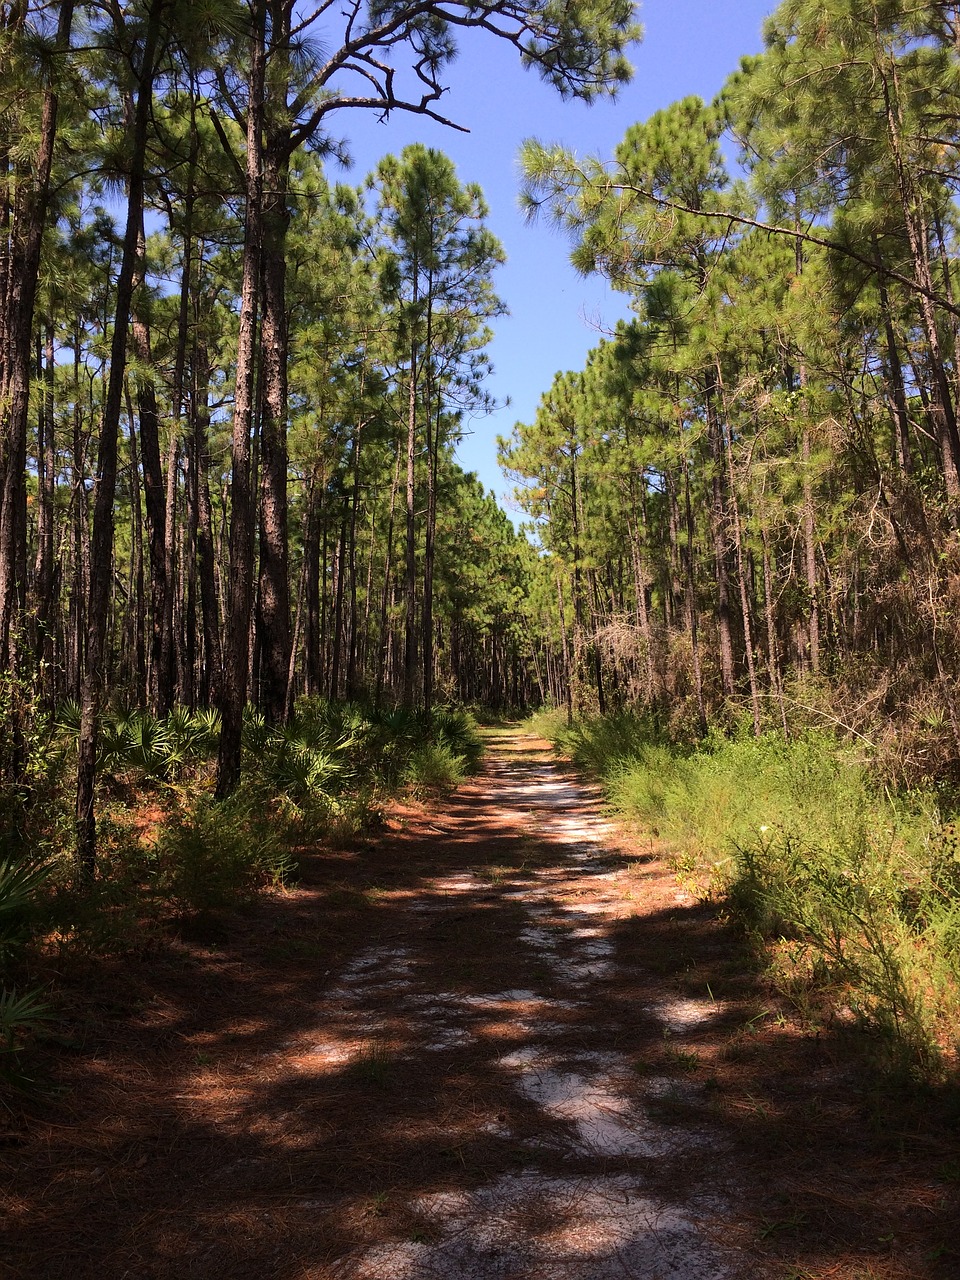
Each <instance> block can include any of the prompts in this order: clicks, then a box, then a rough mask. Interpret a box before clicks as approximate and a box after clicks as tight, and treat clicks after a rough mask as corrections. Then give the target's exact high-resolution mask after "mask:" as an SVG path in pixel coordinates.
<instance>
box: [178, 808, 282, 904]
mask: <svg viewBox="0 0 960 1280" xmlns="http://www.w3.org/2000/svg"><path fill="white" fill-rule="evenodd" d="M258 809H259V805H258V802H257V798H256V797H251V796H249V795H239V796H236V797H232V798H231V799H230V800H228V801H225V802H217V801H215V800H214V799H213V798H212V797H211V796H209V795H207V794H200V795H198V796H194V797H193V798H191V799H190V800H189V801H188V802H187V803H186V804H185V805H184V806H183V807H182V808H181V809H179V810H178V811H177V812H176V813H175V814H174V815H173V816H172V817H171V818H170V819H169V820H168V822H167V823H166V824H165V825H164V826H163V828H162V830H161V832H160V835H159V837H158V839H157V843H156V845H155V847H154V853H153V859H154V864H155V868H156V869H155V885H156V888H157V889H158V891H159V892H160V893H161V894H163V896H165V897H169V898H170V899H172V900H173V901H174V902H175V903H178V904H179V905H180V906H181V907H182V908H189V909H192V910H195V911H208V910H214V909H217V908H221V907H228V906H231V905H233V904H234V903H236V902H238V901H242V900H244V899H245V898H248V897H249V896H250V895H251V894H252V893H253V892H254V890H255V889H256V888H258V887H259V886H260V885H263V884H264V883H274V884H277V883H283V882H284V880H285V879H286V878H287V877H288V876H289V874H290V873H291V871H292V869H293V862H292V858H291V857H290V854H289V853H288V852H287V851H286V850H284V849H283V847H282V845H281V844H280V841H279V840H278V837H277V834H276V830H275V828H273V829H271V827H270V826H269V825H268V823H267V822H265V821H264V814H263V812H262V810H261V811H260V812H258Z"/></svg>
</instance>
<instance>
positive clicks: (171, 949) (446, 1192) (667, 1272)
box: [0, 729, 960, 1280]
mask: <svg viewBox="0 0 960 1280" xmlns="http://www.w3.org/2000/svg"><path fill="white" fill-rule="evenodd" d="M60 983H61V991H62V992H63V993H64V996H63V999H64V1000H65V1006H64V1010H65V1013H64V1016H65V1022H64V1023H63V1024H62V1025H61V1026H60V1028H59V1029H58V1034H57V1035H56V1036H55V1037H52V1038H51V1039H50V1040H49V1041H48V1043H47V1045H46V1049H45V1053H46V1055H47V1058H48V1061H47V1069H48V1072H49V1074H50V1076H51V1077H52V1079H53V1080H54V1081H55V1082H56V1084H57V1086H58V1090H57V1092H56V1094H55V1095H54V1096H53V1097H52V1099H51V1098H48V1099H47V1100H46V1101H44V1102H43V1103H42V1104H40V1103H38V1104H36V1105H34V1107H33V1108H32V1111H31V1114H29V1115H28V1116H27V1117H26V1118H25V1120H23V1121H21V1122H19V1123H17V1124H12V1123H8V1125H7V1127H6V1131H5V1132H4V1133H3V1134H2V1135H0V1142H2V1146H0V1178H2V1189H3V1193H4V1194H3V1208H4V1219H5V1221H4V1227H5V1239H4V1240H3V1241H2V1242H0V1276H3V1277H56V1278H60V1277H68V1278H69V1280H81V1278H82V1277H88V1276H89V1277H93V1276H96V1277H100V1278H102V1280H114V1278H119V1277H136V1278H138V1280H140V1278H143V1277H163V1278H166V1277H171V1278H172V1277H177V1278H178V1280H179V1278H181V1277H187V1278H193V1277H197V1278H198V1280H200V1278H202V1280H206V1278H208V1277H210V1278H213V1277H228V1278H231V1280H233V1278H240V1277H244V1278H246V1277H249V1278H250V1280H254V1278H256V1280H273V1278H276V1280H494V1278H497V1280H630V1278H634V1277H636V1278H637V1280H641V1278H642V1280H748V1278H750V1277H756V1278H758V1280H759V1278H762V1280H768V1278H769V1280H788V1278H790V1280H800V1278H806V1277H811V1278H813V1277H816V1278H817V1280H826V1278H827V1277H830V1278H831V1280H836V1278H842V1280H854V1278H857V1280H867V1278H868V1277H869V1278H871V1280H895V1278H899V1280H907V1278H909V1280H927V1278H930V1280H943V1278H945V1277H958V1276H960V1238H958V1234H957V1230H956V1228H957V1223H958V1221H960V1194H958V1193H960V1151H958V1149H957V1146H956V1142H955V1138H956V1130H955V1128H954V1129H953V1130H952V1133H953V1137H951V1129H950V1126H949V1124H948V1117H946V1116H945V1115H944V1114H942V1113H941V1111H940V1109H939V1106H938V1104H937V1101H936V1097H935V1095H933V1094H930V1095H929V1096H928V1097H927V1098H926V1100H924V1099H916V1098H913V1097H912V1096H908V1095H904V1096H900V1095H898V1094H897V1093H896V1092H895V1091H892V1090H889V1088H887V1089H886V1090H885V1089H884V1087H882V1086H880V1085H878V1084H876V1083H871V1081H874V1082H875V1080H876V1077H875V1076H874V1075H873V1074H871V1073H870V1072H866V1071H864V1070H862V1065H863V1064H862V1061H861V1060H860V1059H859V1058H858V1057H857V1055H856V1052H855V1050H854V1049H853V1048H852V1040H853V1037H852V1036H851V1033H850V1030H849V1028H847V1027H845V1026H844V1025H843V1024H842V1023H839V1024H838V1025H837V1026H836V1027H835V1028H827V1029H822V1028H821V1029H820V1031H819V1032H818V1033H816V1034H814V1033H812V1032H810V1031H809V1030H808V1029H806V1028H805V1027H804V1026H803V1025H802V1024H801V1023H799V1022H798V1021H797V1020H796V1019H795V1017H794V1016H793V1014H792V1013H791V1011H790V1010H789V1009H786V1008H783V1007H781V1006H780V1005H779V1004H778V1002H777V1000H776V999H775V997H774V996H773V995H772V994H771V992H770V990H769V988H768V986H767V985H766V984H765V982H764V979H763V977H762V974H761V973H760V971H759V970H758V968H757V965H756V964H755V962H754V961H753V960H752V958H751V954H750V951H749V949H748V948H747V947H746V945H745V943H744V940H743V938H742V937H741V936H740V935H739V934H738V933H737V932H736V931H735V929H734V928H733V927H732V925H731V924H730V923H729V922H727V921H725V920H724V918H723V917H722V915H720V914H718V911H717V909H716V907H715V906H714V905H711V904H710V903H708V902H705V901H703V900H701V899H700V898H699V897H698V896H697V895H696V894H695V893H693V892H691V891H690V888H689V886H683V885H681V884H680V883H678V880H677V877H676V875H675V873H674V872H673V871H672V870H671V868H670V865H669V863H668V862H667V861H665V859H664V858H663V856H662V850H660V849H659V848H658V846H657V844H656V842H654V841H652V840H651V839H649V838H637V837H628V836H626V835H625V834H624V833H623V832H620V831H618V830H617V829H615V827H614V826H613V825H612V824H611V823H610V822H609V821H608V820H607V819H606V818H605V816H604V814H603V811H602V806H601V803H600V796H599V793H598V792H597V791H596V790H594V789H593V788H591V787H589V786H588V785H586V784H584V783H583V782H582V781H581V780H579V779H578V777H577V775H576V774H575V773H574V772H573V771H572V770H571V768H570V767H568V766H566V765H564V764H563V763H561V762H557V761H556V760H555V759H554V758H553V756H552V753H551V752H550V749H549V747H548V744H546V743H545V742H541V741H538V740H536V739H532V738H529V737H524V736H522V735H520V734H518V733H516V732H514V731H512V730H508V729H503V730H500V731H497V732H493V733H491V734H490V735H489V753H488V757H487V763H486V765H485V769H484V772H483V773H482V774H480V775H479V776H478V777H476V778H474V779H472V780H471V781H469V782H467V783H466V784H465V785H463V786H462V787H461V788H460V789H459V790H458V791H457V792H456V793H455V794H453V795H452V796H450V797H447V798H446V799H444V800H442V801H438V802H436V803H435V804H424V805H416V804H407V805H402V806H396V807H395V808H394V809H393V810H392V811H391V813H390V815H389V816H388V819H387V822H386V825H385V827H384V829H383V830H382V831H380V832H378V833H377V834H376V836H375V837H373V838H371V839H369V840H366V841H363V842H362V843H360V844H359V845H358V846H356V847H354V848H352V849H346V850H324V849H319V850H312V851H305V852H304V855H303V858H302V873H301V878H300V881H299V882H298V884H297V885H296V886H295V887H294V888H292V889H287V890H282V891H277V892H275V893H271V894H268V895H266V896H264V897H263V898H261V899H260V900H258V901H257V902H256V903H255V904H254V905H253V906H251V907H249V908H248V909H246V910H244V911H243V912H240V913H239V914H238V913H233V914H230V915H229V916H227V915H224V916H221V917H212V916H208V917H206V918H204V919H202V920H193V921H191V922H190V923H189V925H187V924H184V925H183V927H182V928H181V929H180V931H179V933H178V934H177V935H176V936H175V937H168V938H167V939H166V940H165V941H163V942H155V943H153V944H151V946H150V947H148V948H146V949H144V950H143V951H142V952H141V953H140V954H138V955H135V956H128V957H126V958H124V959H119V960H109V961H105V960H103V959H96V960H94V959H90V960H89V961H88V962H87V964H86V965H85V966H78V965H77V963H76V961H75V960H74V962H73V964H72V965H71V967H70V969H69V970H68V971H65V972H64V973H62V974H61V975H60ZM951 1143H953V1145H952V1146H951Z"/></svg>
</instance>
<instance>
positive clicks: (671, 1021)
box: [649, 999, 722, 1034]
mask: <svg viewBox="0 0 960 1280" xmlns="http://www.w3.org/2000/svg"><path fill="white" fill-rule="evenodd" d="M649 1008H650V1011H651V1012H652V1013H655V1014H656V1016H657V1017H658V1018H659V1019H660V1021H661V1022H662V1023H663V1024H664V1026H666V1028H667V1030H668V1031H674V1032H676V1033H678V1034H680V1033H682V1032H684V1031H689V1030H691V1029H692V1028H693V1027H698V1026H702V1024H703V1023H705V1022H709V1021H710V1019H711V1018H715V1017H716V1016H717V1014H718V1013H719V1012H720V1010H721V1008H722V1006H721V1005H720V1004H719V1003H718V1002H717V1001H715V1000H683V999H676V1000H658V1001H656V1003H655V1004H652V1005H650V1006H649Z"/></svg>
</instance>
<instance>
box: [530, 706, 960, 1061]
mask: <svg viewBox="0 0 960 1280" xmlns="http://www.w3.org/2000/svg"><path fill="white" fill-rule="evenodd" d="M538 727H539V726H538ZM540 731H541V732H542V731H543V730H542V728H541V729H540ZM553 737H554V741H556V742H557V743H558V744H559V745H560V746H561V747H563V748H564V749H565V750H567V751H569V752H570V754H572V755H573V757H574V759H576V760H577V761H578V762H579V763H581V764H583V765H584V766H585V767H588V768H590V769H591V770H592V771H593V772H595V773H597V774H599V775H600V776H601V777H602V778H603V779H604V781H605V784H606V787H607V792H608V795H609V798H610V802H611V804H612V806H613V807H614V808H616V809H617V810H619V811H620V812H621V813H622V814H624V816H625V817H626V818H627V819H628V820H633V821H636V822H640V823H643V824H644V825H645V826H647V827H650V828H651V829H653V830H654V831H656V832H658V833H659V834H660V835H662V836H664V837H665V838H666V839H667V840H668V841H669V843H670V845H671V846H672V848H673V849H674V851H675V853H676V855H677V856H678V858H679V859H680V860H681V861H683V862H684V863H685V865H686V867H687V868H688V869H691V870H692V869H694V868H700V869H701V870H702V871H704V872H706V873H707V875H708V877H709V879H710V880H711V881H712V883H713V886H714V888H715V890H716V891H717V892H719V893H722V894H723V895H724V897H725V899H726V901H727V903H728V904H729V905H730V906H731V907H732V908H733V909H734V911H735V912H736V914H737V915H738V917H739V918H740V919H741V921H742V922H743V923H744V925H745V926H746V927H747V928H748V929H749V930H750V931H751V932H752V934H753V935H754V936H755V937H756V938H757V940H758V942H761V943H762V944H763V945H764V946H766V947H767V948H768V952H767V954H768V956H769V958H770V962H771V966H772V969H773V971H774V972H775V974H776V975H777V977H778V979H779V980H780V981H781V984H782V986H783V988H784V989H785V990H787V991H789V992H790V994H791V995H793V996H795V997H803V1000H804V1003H805V1004H806V1006H807V1007H808V1008H812V1007H813V1003H814V1002H813V1001H812V1000H811V999H810V996H811V992H812V991H813V989H814V988H818V989H820V990H821V991H822V992H824V993H825V994H828V995H829V997H830V998H831V999H832V1000H833V1002H834V1004H837V1003H842V1004H844V1005H846V1006H847V1007H848V1008H849V1009H851V1010H852V1011H853V1012H854V1014H855V1015H856V1016H857V1017H858V1019H859V1020H860V1021H861V1022H862V1023H864V1024H866V1025H869V1026H871V1027H873V1028H875V1029H878V1030H880V1031H881V1032H883V1033H885V1035H886V1036H887V1039H888V1042H889V1043H890V1044H891V1045H892V1046H894V1052H895V1055H899V1056H901V1057H905V1058H906V1059H907V1060H909V1061H910V1062H912V1063H913V1064H915V1065H916V1066H919V1068H920V1069H922V1070H924V1071H931V1070H935V1069H937V1067H938V1065H939V1064H942V1062H943V1061H944V1053H945V1052H946V1053H947V1054H948V1055H950V1054H952V1053H953V1051H954V1050H955V1049H956V1048H957V1047H958V1039H960V837H958V836H957V834H956V828H955V827H954V826H953V825H952V824H946V825H942V824H941V823H940V821H939V812H938V807H937V804H936V797H935V796H934V795H933V794H932V793H919V792H913V793H911V794H910V795H909V796H906V797H900V796H896V795H894V794H893V793H891V792H889V791H887V790H885V789H884V788H882V787H881V786H879V785H878V784H877V783H876V782H875V781H874V774H873V772H872V768H871V761H870V760H869V759H868V758H867V757H865V756H864V754H863V752H862V750H861V749H860V748H858V747H854V746H851V745H850V744H848V743H843V742H840V741H837V740H836V739H834V738H832V737H830V736H829V735H826V734H823V733H821V732H817V731H814V730H809V731H808V732H806V733H805V734H804V735H802V736H800V737H798V738H796V739H794V740H792V741H790V742H786V741H784V739H783V738H782V737H780V736H778V735H776V734H768V735H764V736H762V737H760V738H754V737H753V736H749V735H744V736H740V737H732V738H728V737H724V736H723V735H720V734H716V733H714V734H711V735H708V736H707V737H706V738H705V739H704V740H703V741H702V742H701V743H700V744H698V745H697V746H696V748H695V749H691V748H690V747H688V746H685V745H676V744H673V743H671V742H669V741H668V740H666V739H665V738H664V736H663V735H661V734H659V733H657V732H656V730H655V728H654V726H652V725H651V724H650V723H649V722H648V721H646V720H645V719H643V718H641V717H631V716H621V717H611V718H608V719H607V720H606V721H602V720H588V721H584V722H580V723H578V724H575V725H574V726H573V727H572V728H567V727H566V726H565V725H563V724H562V723H561V724H559V725H556V724H555V725H554V732H553Z"/></svg>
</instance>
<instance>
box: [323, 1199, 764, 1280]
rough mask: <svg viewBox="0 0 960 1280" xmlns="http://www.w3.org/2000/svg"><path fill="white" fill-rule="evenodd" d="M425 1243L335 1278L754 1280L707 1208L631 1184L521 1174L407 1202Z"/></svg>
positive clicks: (369, 1257)
mask: <svg viewBox="0 0 960 1280" xmlns="http://www.w3.org/2000/svg"><path fill="white" fill-rule="evenodd" d="M411 1208H412V1209H413V1210H414V1211H415V1212H416V1213H418V1214H419V1215H420V1217H421V1218H422V1219H423V1220H424V1223H425V1225H427V1226H428V1227H429V1228H430V1230H431V1231H433V1232H439V1233H440V1235H441V1238H440V1239H439V1240H436V1241H433V1242H431V1243H411V1242H403V1243H397V1244H393V1245H389V1244H388V1245H381V1246H378V1247H376V1248H374V1249H370V1250H369V1251H368V1252H366V1253H365V1254H363V1255H362V1256H360V1257H357V1258H353V1259H349V1260H344V1262H343V1263H342V1264H341V1266H340V1267H339V1268H338V1269H337V1272H336V1274H337V1276H338V1278H339V1280H747V1277H753V1278H754V1280H756V1277H757V1276H758V1275H760V1274H761V1273H759V1272H758V1271H757V1270H756V1268H755V1267H754V1266H752V1265H749V1264H748V1263H747V1260H745V1259H744V1257H743V1255H742V1254H740V1253H739V1252H738V1251H736V1250H733V1249H729V1248H724V1247H723V1246H722V1245H719V1244H717V1243H716V1241H715V1239H714V1238H713V1236H714V1235H715V1234H717V1233H718V1226H717V1222H716V1219H715V1218H714V1215H713V1214H712V1213H708V1212H707V1210H706V1209H704V1210H703V1214H702V1215H701V1214H700V1213H697V1212H695V1211H694V1210H693V1209H678V1208H677V1207H675V1206H672V1205H667V1204H664V1203H662V1202H660V1201H658V1200H656V1199H655V1198H653V1197H651V1196H648V1195H645V1194H643V1193H641V1192H640V1191H639V1189H638V1188H637V1186H636V1183H635V1182H634V1180H633V1179H632V1178H630V1177H627V1176H618V1177H606V1178H605V1177H588V1178H557V1177H540V1176H537V1175H536V1174H520V1175H515V1176H507V1177H503V1178H499V1179H497V1180H496V1181H495V1182H493V1183H491V1184H489V1185H488V1186H486V1187H481V1188H478V1189H475V1190H473V1191H469V1192H466V1191H456V1192H451V1191H441V1192H433V1193H427V1194H425V1195H422V1196H419V1197H417V1198H416V1199H415V1200H413V1201H412V1202H411Z"/></svg>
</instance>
